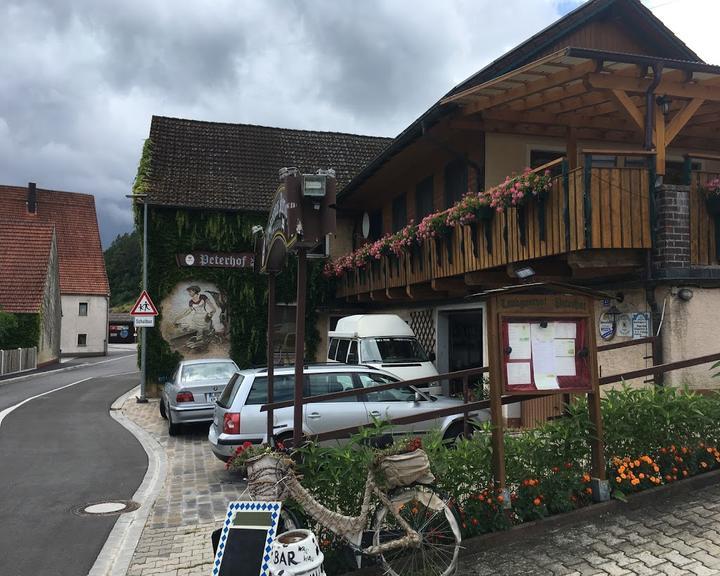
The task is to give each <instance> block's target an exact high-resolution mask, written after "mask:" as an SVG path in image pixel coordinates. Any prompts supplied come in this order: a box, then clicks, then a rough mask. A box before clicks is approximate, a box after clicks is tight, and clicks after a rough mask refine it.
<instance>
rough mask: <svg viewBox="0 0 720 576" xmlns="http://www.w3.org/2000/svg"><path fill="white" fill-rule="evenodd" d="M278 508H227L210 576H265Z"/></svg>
mask: <svg viewBox="0 0 720 576" xmlns="http://www.w3.org/2000/svg"><path fill="white" fill-rule="evenodd" d="M281 507H282V502H231V503H230V504H228V511H227V515H226V517H225V522H224V525H223V527H222V528H221V529H220V539H219V542H218V545H217V550H216V551H215V561H214V562H213V568H212V576H268V574H269V570H268V568H269V566H268V561H269V560H270V547H271V546H272V543H273V540H274V539H275V536H276V535H277V525H278V521H279V519H280V509H281Z"/></svg>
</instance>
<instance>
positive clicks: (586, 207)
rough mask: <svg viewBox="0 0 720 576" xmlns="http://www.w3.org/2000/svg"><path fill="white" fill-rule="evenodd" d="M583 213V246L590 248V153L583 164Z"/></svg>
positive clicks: (586, 155)
mask: <svg viewBox="0 0 720 576" xmlns="http://www.w3.org/2000/svg"><path fill="white" fill-rule="evenodd" d="M583 185H584V188H585V189H584V190H583V214H584V216H585V248H592V202H591V200H590V199H591V196H590V186H591V185H592V155H591V154H585V164H584V166H583Z"/></svg>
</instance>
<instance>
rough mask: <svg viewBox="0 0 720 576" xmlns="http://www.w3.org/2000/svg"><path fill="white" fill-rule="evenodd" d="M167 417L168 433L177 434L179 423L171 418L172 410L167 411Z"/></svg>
mask: <svg viewBox="0 0 720 576" xmlns="http://www.w3.org/2000/svg"><path fill="white" fill-rule="evenodd" d="M167 417H168V434H169V435H170V436H177V435H178V434H180V424H176V423H175V422H173V419H172V410H168V411H167Z"/></svg>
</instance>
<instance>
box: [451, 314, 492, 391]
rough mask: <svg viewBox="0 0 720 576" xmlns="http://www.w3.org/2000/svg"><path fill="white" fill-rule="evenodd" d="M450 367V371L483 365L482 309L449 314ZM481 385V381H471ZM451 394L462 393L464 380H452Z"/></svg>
mask: <svg viewBox="0 0 720 576" xmlns="http://www.w3.org/2000/svg"><path fill="white" fill-rule="evenodd" d="M447 331H448V369H449V371H450V372H455V371H457V370H467V369H468V368H478V367H481V366H483V365H484V364H483V361H484V355H483V315H482V310H472V311H470V310H468V311H464V312H453V313H450V314H448V315H447ZM470 384H471V385H473V384H475V385H479V384H480V383H479V382H471V383H470ZM450 393H451V394H462V380H453V381H451V382H450Z"/></svg>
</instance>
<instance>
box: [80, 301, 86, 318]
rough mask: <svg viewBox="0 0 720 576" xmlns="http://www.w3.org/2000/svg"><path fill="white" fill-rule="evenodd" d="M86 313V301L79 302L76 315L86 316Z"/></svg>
mask: <svg viewBox="0 0 720 576" xmlns="http://www.w3.org/2000/svg"><path fill="white" fill-rule="evenodd" d="M87 313H88V304H87V302H80V305H79V307H78V316H87Z"/></svg>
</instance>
